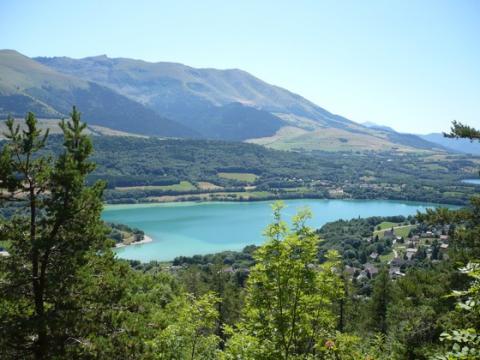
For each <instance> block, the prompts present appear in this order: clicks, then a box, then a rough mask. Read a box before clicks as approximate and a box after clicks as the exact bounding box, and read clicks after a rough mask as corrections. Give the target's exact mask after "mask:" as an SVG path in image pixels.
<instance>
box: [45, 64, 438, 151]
mask: <svg viewBox="0 0 480 360" xmlns="http://www.w3.org/2000/svg"><path fill="white" fill-rule="evenodd" d="M36 60H37V61H38V62H41V63H42V64H44V65H46V66H49V67H51V68H52V69H55V70H56V71H59V72H62V73H64V74H69V75H72V76H78V77H81V78H84V79H88V80H90V81H94V82H97V83H99V84H101V85H103V86H107V87H109V88H111V89H113V90H115V91H117V92H119V93H120V94H123V95H125V96H127V97H129V98H130V99H133V100H136V101H138V102H140V103H142V104H144V105H145V106H147V107H149V108H150V109H152V110H154V111H156V112H157V113H159V114H162V115H164V116H166V117H168V118H171V119H174V120H176V121H178V122H181V123H182V124H184V125H186V126H189V127H190V128H192V129H194V130H196V131H197V132H200V133H201V134H202V137H209V138H214V139H234V140H243V139H252V140H251V141H253V142H257V143H261V144H264V145H267V146H273V147H277V148H287V149H305V150H325V149H327V150H329V149H330V150H366V149H374V150H399V151H418V150H419V149H420V150H433V149H437V148H438V146H437V145H435V144H433V143H430V142H428V141H425V140H422V139H420V138H418V137H416V136H412V135H406V134H398V133H395V132H393V133H392V132H390V131H386V130H385V129H371V128H368V127H366V126H363V125H360V124H357V123H355V122H352V121H350V120H348V119H346V118H344V117H341V116H338V115H335V114H332V113H330V112H328V111H327V110H325V109H323V108H321V107H319V106H317V105H316V104H314V103H312V102H310V101H308V100H307V99H305V98H303V97H301V96H299V95H297V94H294V93H292V92H290V91H288V90H286V89H282V88H280V87H278V86H273V85H270V84H268V83H266V82H264V81H262V80H260V79H258V78H256V77H254V76H252V75H251V74H249V73H247V72H245V71H242V70H238V69H229V70H217V69H196V68H192V67H189V66H185V65H182V64H178V63H169V62H157V63H150V62H145V61H141V60H134V59H126V58H113V59H112V58H108V57H107V56H96V57H87V58H83V59H71V58H66V57H54V58H45V57H41V58H36ZM232 103H236V104H242V105H243V106H244V107H250V108H254V109H257V110H260V111H263V112H264V113H251V114H248V116H246V114H245V109H244V108H242V107H240V106H236V107H234V108H230V107H228V108H225V106H230V105H229V104H232ZM267 112H268V113H270V114H271V115H274V116H275V117H276V118H278V119H281V121H279V120H275V119H273V118H271V117H270V118H269V117H268V116H266V113H267ZM238 125H241V126H240V130H238V131H236V133H235V136H234V137H232V129H236V127H237V126H238ZM247 129H250V130H249V131H246V130H247ZM292 133H293V134H295V136H292ZM299 134H300V136H298V135H299ZM326 136H327V137H328V140H329V141H325V137H326ZM332 136H333V137H332Z"/></svg>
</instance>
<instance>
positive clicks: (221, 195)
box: [147, 191, 274, 202]
mask: <svg viewBox="0 0 480 360" xmlns="http://www.w3.org/2000/svg"><path fill="white" fill-rule="evenodd" d="M273 195H274V194H273V193H272V192H269V191H244V192H240V191H239V192H215V193H204V194H187V195H163V196H150V197H148V198H147V201H152V202H174V201H225V200H231V201H234V200H262V199H268V198H271V197H272V196H273Z"/></svg>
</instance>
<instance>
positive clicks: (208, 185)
mask: <svg viewBox="0 0 480 360" xmlns="http://www.w3.org/2000/svg"><path fill="white" fill-rule="evenodd" d="M197 187H198V188H199V189H200V190H220V189H223V187H222V186H218V185H215V184H212V183H210V182H208V181H199V182H198V183H197Z"/></svg>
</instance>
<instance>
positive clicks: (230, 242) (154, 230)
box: [102, 198, 453, 262]
mask: <svg viewBox="0 0 480 360" xmlns="http://www.w3.org/2000/svg"><path fill="white" fill-rule="evenodd" d="M270 204H271V201H262V202H259V201H255V202H242V203H240V202H203V203H199V202H196V203H193V202H191V203H167V204H165V203H163V204H158V203H157V204H152V203H147V204H127V205H116V206H108V207H106V208H105V211H104V212H103V214H102V218H103V219H104V220H105V221H107V222H114V223H123V224H126V225H128V226H130V227H133V228H138V229H141V230H142V231H144V232H145V233H146V234H149V236H151V237H152V238H154V239H155V240H154V241H153V242H150V244H149V245H148V246H124V247H122V248H118V249H115V252H116V253H117V255H118V257H119V258H123V259H133V260H138V261H141V262H149V261H152V260H155V261H171V260H172V259H174V258H175V257H177V256H194V255H198V254H200V255H201V254H209V253H218V252H222V251H226V250H231V251H238V250H241V249H243V248H244V247H245V246H248V245H252V244H254V245H259V244H262V243H263V242H264V240H265V239H264V236H263V235H262V234H263V232H264V229H265V228H266V227H267V226H268V224H270V223H271V221H272V213H271V208H270ZM285 205H286V206H285V209H284V211H283V217H284V219H285V220H286V221H287V222H289V221H290V219H291V218H292V216H294V215H295V214H296V213H297V211H299V210H300V209H302V208H304V207H305V206H308V207H309V208H310V209H311V211H312V213H313V214H315V215H314V216H313V217H312V218H311V219H309V220H308V226H310V227H312V228H315V229H319V228H321V227H322V226H323V225H324V224H326V223H328V222H332V221H337V220H339V219H345V220H349V219H353V218H359V217H364V218H365V217H372V216H384V217H385V216H398V215H402V216H405V217H407V216H409V215H412V216H415V215H416V214H417V211H420V212H425V211H426V209H427V208H435V207H438V206H440V205H439V204H431V203H424V202H407V201H392V200H373V201H372V200H352V199H350V200H349V201H346V200H330V199H326V200H319V199H310V200H307V199H304V198H303V199H297V200H289V201H285ZM447 207H449V208H453V206H447Z"/></svg>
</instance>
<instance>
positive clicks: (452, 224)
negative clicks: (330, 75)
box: [0, 108, 480, 360]
mask: <svg viewBox="0 0 480 360" xmlns="http://www.w3.org/2000/svg"><path fill="white" fill-rule="evenodd" d="M26 124H27V128H26V130H25V131H20V130H19V129H18V128H17V127H16V126H15V124H14V122H13V121H8V123H7V125H8V128H9V133H8V134H7V135H8V136H7V143H5V144H4V145H3V148H2V151H1V153H0V185H1V186H0V187H1V188H2V192H1V196H2V198H3V199H4V201H7V202H9V203H16V204H17V206H16V207H15V208H16V209H17V210H18V211H16V212H15V213H14V214H13V215H11V216H8V217H5V218H2V219H1V223H0V240H1V241H2V244H4V245H5V250H6V252H7V254H5V252H2V256H1V257H0V294H1V296H0V354H1V356H2V359H251V360H253V359H271V360H273V359H428V358H431V359H478V358H479V356H480V346H479V343H480V337H479V335H478V329H479V327H480V307H479V301H480V292H479V290H480V285H479V281H480V268H479V265H478V259H479V255H480V245H479V242H478V239H479V237H480V217H479V214H480V199H479V198H478V197H472V199H471V201H470V203H469V205H468V206H466V207H464V208H462V209H461V210H447V209H445V208H439V209H437V210H429V211H427V212H426V213H425V214H419V215H418V216H416V217H415V218H413V217H410V218H404V217H389V218H380V217H378V218H368V219H354V220H350V221H338V222H334V223H330V224H326V225H325V226H324V227H322V228H321V229H318V230H316V229H311V228H309V227H307V226H306V225H305V221H306V220H307V219H308V218H309V217H311V216H312V214H310V212H309V211H308V210H304V211H301V212H299V213H298V214H297V215H295V216H294V218H293V219H292V222H291V225H287V222H286V221H285V220H284V219H283V218H282V204H281V202H278V203H275V205H274V206H273V214H274V221H273V222H272V223H271V224H270V225H269V226H268V227H267V228H266V229H265V237H266V241H265V243H264V244H263V245H262V246H259V247H248V248H246V249H244V251H243V252H240V253H233V252H227V253H223V254H217V255H211V256H203V257H194V258H178V259H176V260H175V261H174V263H173V264H171V265H168V266H166V265H165V264H155V263H152V264H140V263H136V262H132V263H129V262H127V261H120V260H117V259H116V258H115V257H114V254H113V252H112V250H111V247H112V245H113V244H114V241H112V240H111V239H109V234H111V232H112V230H111V228H108V227H107V226H105V224H104V223H103V222H102V221H101V219H100V213H101V211H102V207H103V201H102V197H103V193H104V191H105V190H106V183H105V182H104V181H103V180H99V181H95V182H94V181H93V180H94V178H93V177H92V176H91V175H90V174H92V172H93V171H94V168H95V162H96V161H98V163H99V164H100V165H98V167H97V169H98V170H97V173H95V176H96V177H97V178H100V177H101V176H102V175H101V174H102V171H107V172H111V175H112V176H115V171H119V172H121V171H127V169H129V170H128V172H129V173H130V174H132V175H133V174H138V175H141V176H145V178H147V177H148V172H147V171H146V170H142V169H146V168H147V163H148V161H152V170H150V171H160V170H159V169H167V168H172V170H169V171H172V172H171V173H166V175H167V176H173V174H175V171H174V170H173V169H177V170H176V171H178V173H177V174H178V175H179V176H178V178H177V179H182V180H188V181H192V182H194V181H197V180H202V181H208V180H209V179H205V178H203V176H204V173H203V171H206V170H205V169H207V168H211V169H214V171H215V172H216V173H218V172H223V173H228V172H230V173H237V174H238V173H241V172H243V173H244V172H245V169H246V168H248V170H249V172H251V173H253V174H255V175H257V176H259V178H258V179H262V176H263V177H265V178H269V176H272V177H275V176H279V175H278V174H277V173H276V171H278V172H279V173H281V172H282V171H285V168H283V167H281V166H280V164H281V162H282V161H284V162H285V161H287V162H288V161H292V164H291V166H292V167H293V168H294V169H295V167H294V166H299V168H298V171H303V172H302V173H301V175H296V178H298V179H299V181H300V176H301V181H304V180H307V179H311V178H307V175H308V174H309V172H311V176H312V177H313V176H315V175H314V173H315V171H317V174H316V176H317V177H321V176H334V170H333V169H332V172H331V173H328V171H327V170H325V172H326V173H327V174H330V175H326V174H324V173H323V169H328V168H329V167H328V166H324V167H323V168H321V169H322V171H319V170H315V171H314V170H312V169H311V168H310V167H309V166H308V164H309V163H308V160H309V161H310V163H311V164H312V166H313V165H314V164H316V161H318V164H321V163H323V164H325V163H328V161H327V160H328V157H327V158H323V157H321V156H319V157H318V159H315V158H311V157H305V158H303V159H305V162H304V163H300V164H299V163H298V161H297V160H299V159H301V158H300V157H298V155H297V154H292V155H290V154H289V153H281V154H282V155H278V159H277V160H272V159H270V158H268V157H266V158H265V159H263V160H264V161H263V162H259V163H258V164H257V166H258V167H254V166H253V164H254V163H255V161H256V160H255V159H256V158H257V159H258V157H255V156H253V155H252V156H251V157H252V158H253V159H251V160H249V161H248V162H245V163H244V164H243V167H242V168H241V169H239V168H231V167H229V168H225V167H223V168H222V166H220V165H221V160H220V159H221V155H220V154H219V155H217V156H216V157H215V156H214V155H213V154H214V153H215V144H218V143H214V142H212V143H211V144H212V148H211V150H210V151H211V152H210V153H208V152H207V151H206V152H204V153H202V152H200V151H196V152H194V151H193V150H192V152H191V153H188V152H186V154H187V155H188V156H189V158H188V159H189V160H184V161H186V162H184V163H182V162H181V161H182V160H181V159H179V160H178V163H177V164H180V165H178V167H177V165H174V164H173V163H174V162H173V161H172V160H168V157H167V158H165V163H164V164H162V165H160V160H161V159H164V158H163V157H164V156H166V155H158V154H159V153H161V151H159V149H162V150H165V152H167V153H168V151H169V150H168V147H165V148H162V147H160V148H159V147H157V145H156V147H155V149H156V152H155V155H152V154H150V153H149V152H145V154H144V156H143V158H142V157H140V156H139V157H134V158H133V159H129V160H128V161H126V157H127V155H126V154H127V153H128V151H127V150H126V148H127V146H128V144H129V143H130V144H131V146H132V147H133V146H134V144H135V142H134V141H133V140H130V139H127V140H112V141H113V142H115V141H122V142H123V141H125V142H124V143H123V146H119V147H118V148H115V153H116V154H117V160H115V158H114V157H113V156H110V157H109V156H108V155H106V154H107V152H106V150H102V148H101V145H100V149H98V148H97V152H96V155H95V156H92V154H93V149H94V146H93V143H92V141H91V139H90V138H88V137H87V136H86V135H85V134H84V129H85V126H84V125H83V124H82V123H81V122H80V115H79V113H78V112H77V111H76V109H75V108H74V109H73V112H72V114H71V120H70V121H68V122H63V123H62V129H63V132H64V136H63V140H62V141H61V142H59V141H58V139H57V140H55V139H54V141H53V142H54V143H55V142H56V144H54V145H53V146H56V149H57V150H55V151H54V152H52V151H48V150H49V149H51V148H49V146H52V145H51V143H50V142H49V141H50V140H51V139H49V138H48V136H47V135H48V134H44V133H42V132H41V131H39V130H38V129H37V121H36V119H35V116H34V115H33V114H31V113H30V114H29V115H28V116H27V119H26ZM479 135H480V134H479V133H478V132H477V131H476V130H475V129H472V128H468V127H465V126H463V125H461V124H457V123H455V124H454V127H453V129H452V134H451V136H459V137H471V138H474V139H479V138H480V136H479ZM142 141H143V140H142ZM145 141H146V142H147V143H148V142H150V141H151V142H152V143H153V144H157V143H158V144H162V145H163V146H166V145H167V144H172V146H180V145H179V144H180V143H178V142H175V141H173V142H172V143H170V142H169V141H164V142H161V140H145ZM59 143H60V144H61V146H58V144H59ZM183 144H185V145H188V144H195V142H192V143H190V142H185V143H183ZM137 145H138V143H137ZM225 146H231V147H233V148H235V147H237V146H240V145H237V144H230V143H225ZM242 146H243V145H242ZM246 146H250V145H246ZM113 149H114V147H113V146H112V147H111V149H110V151H113ZM186 149H188V146H186ZM242 149H243V148H242ZM251 149H252V151H253V152H254V151H258V152H260V154H261V153H262V151H263V150H259V148H258V147H254V146H252V147H251ZM45 150H47V151H45ZM122 150H125V152H122ZM142 150H144V151H145V148H144V149H142ZM102 151H104V152H103V153H104V154H105V155H102ZM137 151H139V149H138V148H137ZM217 151H218V150H217ZM266 151H268V150H266ZM132 152H133V150H132ZM175 153H177V152H175ZM137 154H140V152H137ZM177 154H178V153H177ZM202 154H203V155H202ZM207 154H208V156H212V159H211V161H212V163H213V164H215V165H208V164H207V160H208V157H207ZM272 154H273V156H274V157H275V156H276V154H278V153H275V152H272ZM287 154H288V155H287ZM245 155H246V154H245V153H244V152H242V156H237V160H235V161H239V160H238V159H243V158H245ZM247 155H248V154H247ZM102 156H103V158H102ZM202 156H204V160H203V163H202V160H201V159H202ZM232 156H233V155H232ZM290 156H291V158H290ZM336 156H337V157H338V158H337V159H336V160H335V161H334V158H333V157H332V158H331V164H334V163H336V164H337V165H336V167H334V168H337V170H338V171H339V173H340V174H344V175H339V178H338V179H337V178H335V179H334V180H335V181H342V182H345V179H347V180H348V179H350V181H352V182H353V181H354V180H355V179H357V177H358V176H360V175H359V173H357V172H360V167H359V165H358V164H354V163H355V161H352V160H351V159H350V160H345V159H346V158H347V157H344V156H343V155H342V156H338V155H336ZM357 156H358V159H360V158H361V156H362V155H360V154H357ZM152 157H153V158H152ZM247 157H248V156H247ZM281 158H283V159H281ZM101 159H103V160H101ZM108 159H110V160H108ZM120 159H125V162H122V164H123V165H124V166H122V167H118V168H115V167H114V166H113V164H114V163H115V161H120ZM155 159H157V160H156V161H158V162H157V163H156V162H155V161H154V160H155ZM293 159H295V161H293ZM314 159H315V160H314ZM385 159H386V160H385V163H384V164H372V163H375V162H373V161H371V160H370V161H368V157H367V158H366V159H365V161H364V163H363V166H364V167H367V169H370V168H371V167H375V166H378V167H379V168H381V169H386V168H388V163H394V161H393V160H392V161H388V159H389V158H388V157H387V155H385ZM404 160H405V161H407V160H406V159H404ZM410 160H411V159H410ZM420 160H421V159H420ZM102 161H103V162H104V163H103V164H102ZM106 161H111V164H110V165H109V166H105V162H106ZM270 161H272V163H270V164H269V162H270ZM274 161H277V162H276V163H275V162H274ZM349 161H350V162H349ZM463 161H464V162H465V163H464V165H462V166H474V165H475V163H474V162H469V161H468V160H467V159H465V160H463ZM193 162H195V163H198V166H197V167H192V169H189V170H186V169H184V167H185V165H187V164H192V163H193ZM446 162H447V163H448V164H458V163H457V162H449V161H446ZM233 163H235V162H233ZM367 163H368V164H367ZM432 163H434V162H433V160H432ZM156 164H158V165H156ZM227 164H232V162H228V163H227ZM247 164H248V167H247V166H246V165H247ZM260 164H265V165H263V166H260ZM412 164H415V165H412V166H413V167H414V168H418V167H423V162H421V161H420V162H412ZM437 164H442V165H439V166H441V167H444V166H447V164H446V163H443V162H442V160H439V162H438V163H437ZM465 164H466V165H465ZM404 165H405V167H406V168H408V166H407V165H408V164H407V163H405V164H404ZM223 166H226V165H223ZM229 166H231V165H229ZM270 166H271V167H270ZM452 166H459V165H452ZM462 166H459V167H457V169H458V171H459V172H461V170H460V169H461V168H462ZM277 167H278V168H277ZM332 167H333V165H332ZM115 169H116V170H115ZM182 169H183V170H182ZM301 169H303V170H301ZM319 169H320V168H319ZM355 169H356V170H355ZM430 169H431V170H430V171H431V172H430V171H425V174H426V175H424V177H423V178H422V179H418V178H417V181H418V183H416V186H415V187H416V188H417V189H418V187H419V186H427V185H423V184H427V183H429V184H437V186H438V187H435V186H432V187H433V188H434V189H436V190H435V191H439V189H441V188H442V186H456V185H453V183H452V182H450V183H449V181H453V180H455V179H459V178H460V177H461V176H462V174H456V175H455V174H454V168H449V169H450V170H449V171H447V172H446V174H447V175H438V174H443V173H442V170H440V169H438V168H433V167H432V166H430ZM240 170H242V171H240ZM181 171H185V172H187V173H189V174H191V175H190V176H191V177H187V178H186V179H185V178H183V176H184V174H185V173H182V172H181ZM195 171H197V173H196V172H195ZM411 171H413V173H414V172H415V170H414V169H412V170H411ZM397 172H399V170H398V164H397ZM400 173H401V174H403V175H400V174H399V177H400V178H401V177H402V176H405V178H403V180H401V181H408V179H410V178H409V176H414V175H412V174H413V173H412V174H410V173H409V172H406V171H405V172H400ZM435 173H437V176H435ZM103 174H105V173H103ZM194 174H197V175H194ZM214 174H215V173H212V174H211V176H214ZM268 174H270V175H268ZM275 174H277V175H275ZM289 174H290V175H288V176H292V175H291V172H289ZM409 174H410V175H409ZM428 174H431V175H430V178H429V175H428ZM159 175H162V176H163V175H164V173H163V172H162V173H159ZM180 175H181V176H180ZM194 176H198V178H195V177H194ZM342 176H345V177H346V178H345V179H344V178H343V177H342ZM348 176H351V177H350V178H349V177H348ZM362 176H364V175H362ZM375 176H385V178H388V177H389V176H391V177H392V181H393V179H394V174H393V172H392V173H391V174H390V173H389V172H386V173H385V171H384V172H383V175H380V174H379V175H375ZM279 178H281V176H279ZM255 179H257V178H255ZM332 179H333V178H332ZM339 179H342V180H339ZM227 180H228V179H227ZM312 180H314V179H313V178H312ZM315 180H319V179H318V178H316V179H315ZM212 181H213V179H212ZM255 181H260V180H255ZM284 181H287V180H284ZM331 181H333V180H331ZM397 181H398V180H397ZM260 185H261V184H260V182H258V186H260ZM412 186H413V185H412ZM458 186H459V187H460V186H461V185H458ZM347 188H348V187H347ZM404 189H405V190H402V192H401V193H403V191H406V189H408V187H405V188H404ZM472 192H473V190H472ZM439 193H440V194H441V192H439ZM432 194H435V192H433V193H432ZM370 195H372V196H373V194H370ZM408 196H410V195H408ZM432 200H435V201H436V202H441V200H443V198H439V199H435V198H432ZM2 206H3V205H2ZM122 229H123V228H122V227H117V230H122ZM123 230H128V229H123ZM123 230H122V231H123ZM133 231H135V230H133ZM402 241H403V243H402ZM407 241H408V242H411V244H407V243H406V242H407ZM427 241H428V242H427ZM439 241H445V242H444V243H443V244H444V245H449V246H448V247H443V248H445V249H447V250H445V251H446V252H445V255H447V256H443V257H442V256H440V255H439V254H438V253H437V254H436V255H435V256H434V255H433V253H434V251H435V248H438V245H439ZM435 242H436V243H435ZM396 246H397V247H396ZM422 247H423V248H422ZM427 247H429V248H430V249H431V254H430V256H429V257H428V258H427V256H426V253H427V251H426V248H427ZM401 249H403V250H404V251H405V253H404V254H403V256H401V255H400V252H401V251H402V250H401ZM409 249H415V251H413V252H412V251H411V250H410V252H409ZM422 249H423V250H425V251H424V252H423V250H422ZM393 250H395V251H396V256H395V259H397V258H398V259H399V260H402V261H404V263H403V264H402V265H406V266H403V268H402V266H401V265H400V264H398V265H399V271H398V274H397V271H396V270H395V271H394V272H391V271H390V270H392V261H393V260H391V261H390V260H389V259H388V258H385V257H383V258H382V256H388V255H389V254H390V253H392V252H393ZM437 250H438V249H437ZM438 251H439V250H438ZM409 253H410V254H413V253H415V255H414V256H409V255H408V254H409ZM421 254H425V257H424V256H423V255H421ZM367 256H368V258H367V259H365V257H367ZM367 261H368V264H370V265H374V266H375V268H376V270H377V271H373V268H372V267H371V266H370V267H368V268H367ZM352 269H353V270H354V271H353V272H352ZM357 271H358V273H357ZM362 273H363V274H362ZM362 275H364V276H362ZM397 275H398V276H397Z"/></svg>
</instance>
